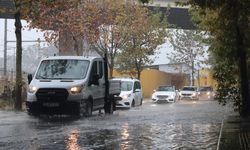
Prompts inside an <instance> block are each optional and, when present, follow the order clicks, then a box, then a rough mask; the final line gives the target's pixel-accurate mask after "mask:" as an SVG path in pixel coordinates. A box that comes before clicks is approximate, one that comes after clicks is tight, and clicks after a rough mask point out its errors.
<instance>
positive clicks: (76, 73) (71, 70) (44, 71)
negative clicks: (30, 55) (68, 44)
mask: <svg viewBox="0 0 250 150" xmlns="http://www.w3.org/2000/svg"><path fill="white" fill-rule="evenodd" d="M88 66H89V61H87V60H69V59H58V60H44V61H42V62H41V64H40V66H39V68H38V71H37V74H36V77H35V78H36V79H60V80H61V79H83V78H85V76H86V73H87V70H88Z"/></svg>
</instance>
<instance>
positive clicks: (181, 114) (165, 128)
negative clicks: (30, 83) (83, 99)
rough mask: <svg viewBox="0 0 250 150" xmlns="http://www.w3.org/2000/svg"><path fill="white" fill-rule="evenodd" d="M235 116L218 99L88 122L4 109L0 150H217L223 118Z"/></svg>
mask: <svg viewBox="0 0 250 150" xmlns="http://www.w3.org/2000/svg"><path fill="white" fill-rule="evenodd" d="M232 113H234V112H233V111H232V108H231V107H230V106H220V105H218V102H216V101H207V100H199V101H191V100H181V101H178V102H176V103H169V104H154V103H152V102H151V101H149V102H145V103H143V105H142V106H139V107H134V108H131V109H129V110H118V111H116V112H115V113H114V114H113V115H104V114H101V115H100V114H98V113H97V112H95V113H94V114H93V116H92V117H90V118H81V119H77V118H72V117H69V116H53V117H52V116H40V117H39V118H36V117H31V116H28V115H27V114H26V113H25V112H10V111H0V149H1V150H88V149H93V150H102V149H108V150H109V149H115V150H117V149H118V150H119V149H121V150H123V149H124V150H127V149H133V150H134V149H137V150H146V149H160V150H172V149H184V150H195V149H197V150H201V149H206V150H207V149H208V150H210V149H211V150H215V149H216V147H217V142H218V138H219V132H220V128H221V122H222V119H223V118H225V117H227V116H228V115H230V114H232Z"/></svg>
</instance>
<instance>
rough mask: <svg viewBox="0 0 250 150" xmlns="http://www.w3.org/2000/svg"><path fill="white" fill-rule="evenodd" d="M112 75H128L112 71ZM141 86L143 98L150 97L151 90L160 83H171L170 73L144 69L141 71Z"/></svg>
mask: <svg viewBox="0 0 250 150" xmlns="http://www.w3.org/2000/svg"><path fill="white" fill-rule="evenodd" d="M113 76H114V77H129V76H127V75H121V74H119V73H118V72H117V71H113ZM140 81H141V86H142V90H143V96H144V98H151V95H152V93H153V90H155V89H156V88H157V87H158V86H160V85H171V75H170V74H167V73H165V72H161V71H159V70H155V69H145V70H143V71H142V72H141V79H140Z"/></svg>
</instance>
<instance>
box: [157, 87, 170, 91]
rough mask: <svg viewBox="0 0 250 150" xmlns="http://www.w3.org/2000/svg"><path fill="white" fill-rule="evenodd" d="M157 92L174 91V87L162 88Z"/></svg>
mask: <svg viewBox="0 0 250 150" xmlns="http://www.w3.org/2000/svg"><path fill="white" fill-rule="evenodd" d="M156 91H174V87H172V86H160V87H159V88H158V89H157V90H156Z"/></svg>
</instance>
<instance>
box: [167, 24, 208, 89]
mask: <svg viewBox="0 0 250 150" xmlns="http://www.w3.org/2000/svg"><path fill="white" fill-rule="evenodd" d="M168 39H169V42H170V44H171V45H172V47H173V49H174V50H173V51H172V52H170V53H168V54H167V56H168V58H169V59H170V61H171V62H173V63H184V64H187V65H188V66H189V67H190V68H191V70H192V73H191V74H192V75H191V77H192V78H191V79H192V80H191V81H192V82H191V85H194V74H195V72H196V71H197V69H199V68H200V67H201V65H202V64H204V63H205V62H206V58H205V54H206V47H205V46H206V44H205V43H204V42H203V39H205V33H204V32H201V31H198V30H181V29H172V30H169V36H168Z"/></svg>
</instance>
